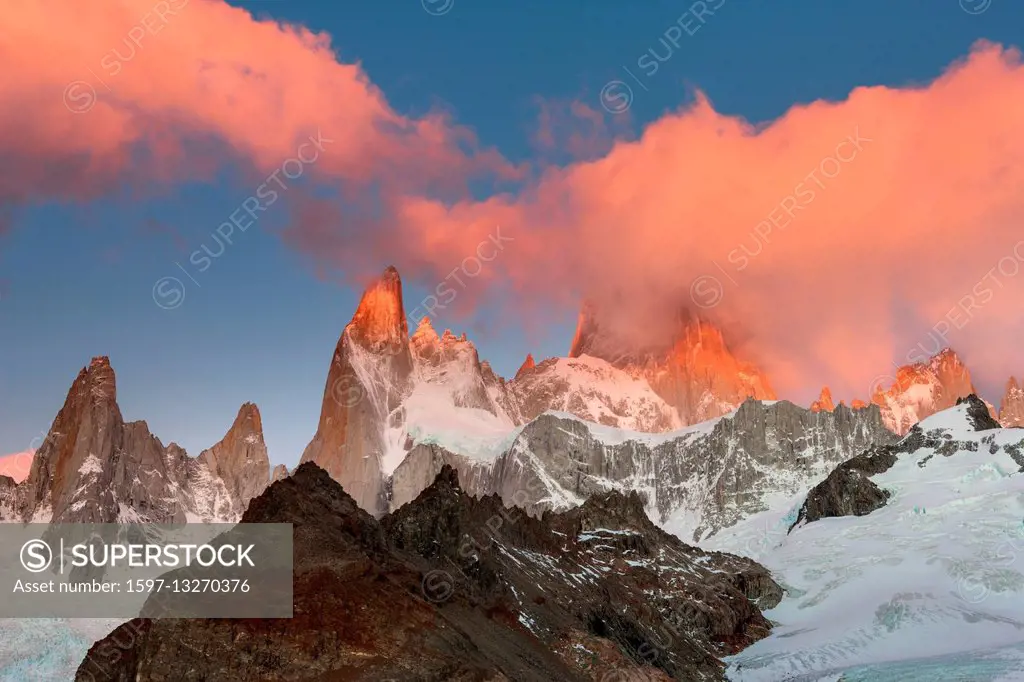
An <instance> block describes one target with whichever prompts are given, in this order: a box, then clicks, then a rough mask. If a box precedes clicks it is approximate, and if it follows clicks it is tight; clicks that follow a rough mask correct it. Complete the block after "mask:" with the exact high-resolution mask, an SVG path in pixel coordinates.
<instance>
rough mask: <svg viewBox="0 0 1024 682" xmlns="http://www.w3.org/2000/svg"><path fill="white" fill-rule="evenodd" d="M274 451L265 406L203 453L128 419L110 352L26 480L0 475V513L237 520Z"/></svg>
mask: <svg viewBox="0 0 1024 682" xmlns="http://www.w3.org/2000/svg"><path fill="white" fill-rule="evenodd" d="M269 477H270V460H269V458H268V456H267V449H266V446H265V445H264V443H263V431H262V423H261V420H260V414H259V410H258V409H257V407H256V406H255V405H252V404H246V405H243V406H242V408H241V409H240V410H239V413H238V416H237V418H236V419H235V422H234V424H233V425H232V427H231V428H230V429H229V431H228V433H227V434H226V435H225V437H224V439H223V440H221V441H220V442H219V443H218V444H217V445H215V446H213V447H212V448H210V449H209V450H206V451H204V452H203V453H202V454H201V455H200V456H199V457H198V458H192V457H189V456H188V454H187V453H186V452H185V451H184V450H182V449H181V448H180V447H178V446H177V445H176V444H174V443H171V444H169V445H167V446H164V445H163V443H161V442H160V439H158V438H157V437H156V436H154V435H153V434H152V433H150V431H149V427H148V426H147V425H146V422H144V421H135V422H125V421H124V419H123V418H122V416H121V410H120V408H119V407H118V404H117V379H116V377H115V375H114V369H113V367H111V365H110V360H109V358H106V357H96V358H93V359H92V361H91V362H90V363H89V365H88V366H87V367H84V368H83V369H82V371H81V372H79V374H78V376H77V377H76V379H75V381H74V383H73V384H72V385H71V389H70V390H69V391H68V395H67V398H66V400H65V401H64V406H63V407H62V408H61V409H60V411H59V412H58V413H57V416H56V418H55V419H54V420H53V425H52V426H51V427H50V430H49V432H48V433H47V435H46V439H45V440H44V441H43V444H42V445H41V446H40V447H39V449H38V450H37V451H36V452H35V455H34V457H33V460H32V468H31V471H30V472H29V475H28V477H27V478H26V479H25V480H24V481H23V482H22V483H21V484H19V485H15V484H14V482H13V480H12V479H10V478H7V477H0V520H3V521H26V522H28V521H31V522H36V523H48V522H52V523H117V522H124V523H185V522H191V521H230V520H237V519H238V518H240V517H241V514H242V511H243V510H244V509H245V506H246V504H247V503H248V502H249V500H250V499H252V498H253V497H254V496H256V495H258V494H259V493H261V492H262V491H263V490H264V488H266V486H267V483H268V482H269Z"/></svg>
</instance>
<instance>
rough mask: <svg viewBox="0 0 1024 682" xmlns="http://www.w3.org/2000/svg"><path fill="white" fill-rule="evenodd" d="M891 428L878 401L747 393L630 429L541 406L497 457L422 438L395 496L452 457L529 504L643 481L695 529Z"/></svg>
mask: <svg viewBox="0 0 1024 682" xmlns="http://www.w3.org/2000/svg"><path fill="white" fill-rule="evenodd" d="M543 364H544V363H541V365H543ZM541 365H538V367H540V366H541ZM893 440H895V436H893V434H892V433H891V432H889V431H888V430H887V429H886V428H885V427H884V426H883V424H882V421H881V415H880V413H879V411H878V408H877V407H875V406H871V407H869V408H865V409H863V410H851V409H849V408H847V407H846V406H844V405H840V406H839V407H837V408H835V410H834V411H833V412H812V411H810V410H806V409H803V408H800V407H797V406H796V405H793V404H792V403H789V402H786V401H778V402H775V403H767V404H766V403H762V402H758V401H755V400H748V401H746V402H744V403H743V404H742V405H741V406H740V409H739V410H737V411H736V413H735V414H733V415H729V416H725V417H722V418H720V419H718V420H716V421H714V422H710V423H706V424H701V425H698V426H697V427H693V428H692V429H684V430H682V431H678V432H674V433H672V434H665V435H661V436H653V435H652V436H645V435H644V434H632V435H631V437H625V436H624V435H623V434H621V433H618V432H615V431H613V430H611V429H605V430H602V429H600V427H596V426H593V425H588V424H586V423H584V422H582V421H580V420H578V419H574V418H571V417H569V416H558V415H553V414H545V415H542V416H540V417H538V418H537V419H535V420H534V421H532V422H530V423H529V424H527V425H526V426H524V427H523V428H522V430H521V431H520V432H519V433H518V435H517V436H516V437H515V439H514V440H513V441H512V442H511V443H510V444H509V445H508V447H507V448H506V449H505V450H504V451H503V452H502V453H501V454H500V455H498V456H497V457H496V458H495V459H494V460H493V461H480V460H477V459H472V458H468V457H464V456H461V455H459V454H456V453H452V452H450V451H446V450H444V449H443V448H439V447H437V446H429V447H428V446H417V447H416V448H414V449H413V451H412V452H410V453H409V456H408V457H407V458H406V460H405V461H404V462H403V463H402V464H401V465H400V466H399V467H398V468H397V469H396V470H395V472H394V475H393V477H392V492H393V499H392V504H393V508H397V507H399V506H401V505H402V504H404V503H406V502H408V501H410V500H412V499H413V498H414V497H415V496H416V495H417V494H419V492H420V491H421V490H423V488H425V487H426V486H427V485H429V484H430V481H431V480H433V477H434V476H435V475H436V474H437V472H438V471H439V470H440V469H441V468H442V467H443V466H444V465H446V464H447V465H449V466H452V467H454V468H456V469H457V470H458V471H459V474H460V478H461V479H462V480H465V481H467V485H466V487H467V490H469V491H470V492H471V493H473V494H474V495H484V494H492V493H493V494H497V495H499V496H501V498H502V499H503V500H504V502H505V503H506V504H508V505H515V506H518V507H522V508H524V509H525V510H526V511H527V512H528V513H530V514H540V513H542V512H544V511H545V510H549V509H565V508H568V507H571V506H574V505H578V504H582V503H583V502H584V501H585V500H586V499H587V498H589V497H591V496H593V495H598V494H601V493H604V492H608V491H612V490H617V491H622V492H629V491H636V492H638V493H639V494H640V495H641V499H643V500H644V504H645V506H646V508H647V511H648V513H649V514H650V515H651V517H652V518H655V519H657V520H659V522H661V523H664V524H666V527H668V528H670V529H671V530H672V531H673V532H675V533H676V534H678V535H680V536H681V537H692V538H693V539H694V540H699V539H701V538H704V537H707V536H708V535H710V534H713V533H716V532H717V531H719V530H721V529H722V528H724V527H727V526H730V525H732V524H734V523H736V522H737V521H739V520H741V519H742V518H745V517H746V516H748V515H750V514H753V513H755V512H758V511H762V510H763V509H765V508H766V506H765V500H766V499H767V496H769V495H773V494H779V493H789V494H795V493H797V492H798V491H799V490H800V489H803V488H805V486H807V485H809V484H810V483H812V482H813V481H814V480H815V479H820V478H821V477H823V476H825V475H826V474H827V473H828V472H829V471H830V470H831V469H832V468H833V467H834V466H835V465H836V464H838V463H839V462H842V461H844V460H846V459H849V458H851V457H853V456H855V455H856V454H858V453H860V452H863V451H864V450H865V449H867V448H868V447H870V446H871V445H873V444H876V443H888V442H892V441H893Z"/></svg>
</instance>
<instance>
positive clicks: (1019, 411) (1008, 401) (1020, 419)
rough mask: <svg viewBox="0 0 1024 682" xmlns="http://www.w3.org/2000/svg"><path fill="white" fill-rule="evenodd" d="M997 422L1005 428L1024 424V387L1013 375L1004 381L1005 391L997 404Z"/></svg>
mask: <svg viewBox="0 0 1024 682" xmlns="http://www.w3.org/2000/svg"><path fill="white" fill-rule="evenodd" d="M999 423H1000V424H1002V425H1003V426H1005V427H1007V428H1011V427H1014V426H1024V389H1021V387H1020V385H1019V384H1018V383H1017V379H1016V378H1015V377H1010V380H1009V381H1008V382H1006V393H1005V394H1004V395H1003V401H1002V403H1001V404H1000V406H999Z"/></svg>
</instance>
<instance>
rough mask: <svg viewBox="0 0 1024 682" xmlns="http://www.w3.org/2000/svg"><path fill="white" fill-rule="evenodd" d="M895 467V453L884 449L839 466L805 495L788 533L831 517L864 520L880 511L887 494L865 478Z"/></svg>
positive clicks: (876, 449) (892, 449)
mask: <svg viewBox="0 0 1024 682" xmlns="http://www.w3.org/2000/svg"><path fill="white" fill-rule="evenodd" d="M895 463H896V451H895V449H894V448H891V447H886V446H881V447H878V448H873V449H872V450H869V451H868V452H866V453H864V454H863V455H860V456H858V457H854V458H853V459H851V460H848V461H846V462H843V463H842V464H840V465H839V466H838V467H836V468H835V470H834V471H833V472H832V473H831V474H829V475H828V477H827V478H826V479H825V480H824V481H822V482H821V483H819V484H818V485H816V486H814V487H813V488H811V491H810V492H809V493H807V499H806V500H805V501H804V504H803V506H801V507H800V513H799V514H798V516H797V520H796V523H794V524H793V526H792V527H790V530H793V528H794V527H796V526H798V525H801V524H803V523H809V522H811V521H817V520H818V519H824V518H827V517H832V516H864V515H865V514H870V513H871V512H873V511H874V510H876V509H879V508H881V507H883V506H884V505H885V503H886V501H887V500H888V499H889V491H887V490H882V489H881V488H879V487H878V486H877V485H875V483H874V482H873V481H872V480H871V479H870V478H869V477H870V476H874V475H875V474H880V473H883V472H886V471H888V470H889V469H890V468H891V467H892V465H893V464H895Z"/></svg>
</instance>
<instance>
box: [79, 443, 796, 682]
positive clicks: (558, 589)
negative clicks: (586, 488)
mask: <svg viewBox="0 0 1024 682" xmlns="http://www.w3.org/2000/svg"><path fill="white" fill-rule="evenodd" d="M256 522H285V523H292V524H294V529H295V531H294V532H295V545H294V556H295V578H294V587H295V593H294V594H295V597H294V598H295V602H294V613H295V617H294V618H292V619H288V620H258V619H252V620H217V619H213V620H172V619H167V620H157V621H147V620H137V621H133V622H132V623H127V624H125V625H122V626H121V627H119V628H118V629H117V630H115V631H114V632H112V633H111V634H110V635H109V636H108V637H107V638H106V639H104V640H101V641H100V642H98V643H97V644H95V645H94V646H93V647H92V649H91V650H90V652H89V654H88V655H87V657H86V659H85V660H84V661H83V663H82V665H81V667H80V668H79V672H78V676H77V678H76V679H77V680H79V682H85V681H86V680H89V681H90V682H92V681H95V682H112V681H114V680H117V681H118V682H120V681H124V682H128V681H129V680H130V681H132V682H149V681H156V680H161V681H163V680H167V681H170V680H175V681H177V680H197V681H198V680H205V681H209V682H216V681H218V680H225V681H226V680H230V681H232V682H234V681H235V680H257V679H268V680H269V679H277V680H310V681H312V680H318V681H321V680H322V681H326V680H377V681H382V680H386V679H391V680H403V681H404V680H408V681H410V682H411V681H412V680H417V681H421V682H430V681H437V682H441V681H442V680H444V681H447V680H466V681H467V682H468V681H469V680H476V681H479V680H514V681H517V682H518V681H523V682H527V681H533V680H537V681H541V680H545V681H547V680H550V681H555V680H557V681H559V682H561V681H564V680H569V681H573V680H580V681H582V680H595V679H597V680H599V679H613V677H614V679H631V678H630V677H628V676H629V675H633V674H642V675H645V678H644V679H651V680H657V679H665V680H669V679H676V680H722V679H724V677H723V666H722V664H721V663H720V661H719V660H718V659H719V658H720V657H721V656H724V655H727V654H730V653H734V652H736V651H739V650H740V649H742V648H743V647H745V646H746V645H748V644H750V643H752V642H754V641H756V640H757V639H760V638H761V637H764V636H765V635H767V634H768V632H769V629H770V624H769V622H768V621H767V620H766V619H765V618H764V617H763V616H762V615H761V613H760V611H759V608H758V606H757V605H755V603H754V602H755V601H757V602H759V603H760V605H761V606H762V607H765V608H767V607H770V606H774V605H775V604H777V603H778V601H779V600H780V598H781V595H782V591H781V589H780V588H779V586H778V585H777V584H775V582H774V581H772V579H771V577H770V575H769V574H768V572H767V571H766V570H765V569H764V568H763V567H761V566H759V565H758V564H756V563H755V562H753V561H750V560H748V559H744V558H741V557H736V556H732V555H728V554H721V553H715V552H704V551H702V550H700V549H697V548H694V547H689V546H687V545H685V544H684V543H682V542H680V541H679V540H678V539H677V538H675V537H674V536H671V535H668V534H666V533H664V532H663V531H661V530H660V529H659V528H657V527H656V526H655V525H654V524H653V523H651V521H650V520H649V519H648V518H647V515H646V514H645V513H644V509H643V504H642V501H641V500H640V498H639V497H638V496H636V495H621V494H618V493H612V494H608V495H600V496H594V497H593V498H591V499H590V500H588V501H587V503H586V504H584V505H583V506H581V507H579V508H577V509H574V510H571V511H570V512H566V513H563V514H556V513H550V512H549V513H547V514H545V515H544V516H543V518H542V519H538V518H534V517H530V516H527V515H526V514H525V513H524V512H522V511H521V510H518V509H508V508H506V507H505V506H504V505H503V504H502V502H501V500H500V499H499V498H498V497H497V496H493V495H492V496H487V497H483V498H480V499H476V498H473V497H471V496H469V495H467V494H466V493H465V492H464V491H463V490H462V489H461V487H460V486H459V482H458V477H457V474H456V472H455V471H454V470H453V469H452V468H451V467H447V466H445V467H442V469H441V471H440V473H439V474H438V476H437V478H436V480H435V481H434V482H433V483H432V484H431V485H430V486H429V487H428V488H427V489H426V490H424V491H423V493H422V494H421V495H420V496H419V497H418V498H417V499H416V500H414V501H412V502H411V503H409V504H407V505H405V506H404V507H402V508H401V509H400V510H398V511H397V512H396V513H394V514H392V515H389V516H385V517H384V518H383V519H382V520H381V521H377V520H375V519H374V518H373V517H372V516H371V515H369V514H367V513H366V512H364V511H363V510H362V509H360V508H359V505H357V504H356V501H355V500H354V499H353V498H351V497H350V496H349V495H348V494H346V493H345V492H344V491H343V490H342V488H341V487H340V486H339V485H338V484H337V483H336V482H335V481H333V480H332V479H331V478H330V477H329V476H328V475H327V473H326V472H324V471H323V470H321V469H320V468H319V467H317V466H315V465H313V464H311V463H307V464H303V465H301V466H300V467H299V468H298V469H297V470H296V471H295V472H294V473H293V475H292V476H290V477H289V478H287V479H284V480H281V481H278V482H276V483H274V484H272V485H271V486H270V487H269V488H268V489H267V491H266V492H265V493H264V494H263V495H261V496H260V497H258V498H256V499H255V500H253V502H252V503H251V504H250V506H249V509H248V510H247V511H246V513H245V516H244V518H243V523H256ZM115 651H120V652H121V653H120V655H119V656H117V657H116V660H113V661H112V658H113V657H112V655H111V652H115ZM90 675H91V676H90ZM616 675H617V676H618V677H615V676H616Z"/></svg>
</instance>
